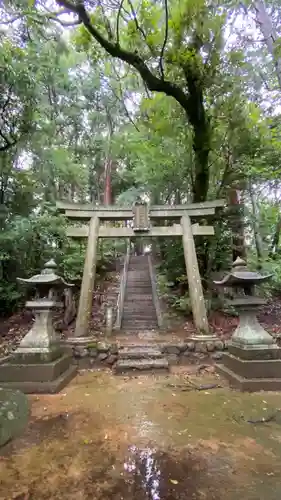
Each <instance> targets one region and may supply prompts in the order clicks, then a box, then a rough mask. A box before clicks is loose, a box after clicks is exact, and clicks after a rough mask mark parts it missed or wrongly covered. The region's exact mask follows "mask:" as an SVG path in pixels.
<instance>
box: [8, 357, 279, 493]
mask: <svg viewBox="0 0 281 500" xmlns="http://www.w3.org/2000/svg"><path fill="white" fill-rule="evenodd" d="M188 370H189V371H188V372H183V371H181V372H178V371H177V372H175V373H172V374H169V375H167V376H165V375H161V376H160V375H159V376H156V375H155V376H154V375H150V376H142V377H138V378H136V377H117V376H113V375H112V374H111V373H110V372H104V371H95V372H94V371H88V372H84V373H80V374H79V375H77V377H76V379H74V381H73V382H72V383H71V384H70V385H69V386H68V387H67V388H66V389H65V390H63V391H62V392H61V393H60V394H57V395H44V396H43V395H42V396H30V397H29V400H30V404H31V416H30V422H29V425H28V427H27V429H26V431H25V432H24V434H23V435H22V436H20V437H18V438H16V439H15V440H14V441H12V442H11V443H8V444H7V445H6V446H5V447H3V448H2V449H1V450H0V454H1V460H0V499H1V500H8V499H17V500H20V499H21V500H43V499H46V500H47V499H48V500H49V499H57V500H59V499H63V500H64V499H65V500H66V499H69V500H71V499H75V500H80V499H81V500H82V499H83V500H88V499H91V500H93V499H94V500H107V499H108V500H114V499H116V500H117V499H118V500H122V499H124V500H145V499H150V500H160V499H161V500H162V499H163V500H164V499H166V500H168V499H169V500H173V499H185V500H187V499H191V500H193V499H194V500H199V499H208V500H209V499H214V500H219V499H227V500H238V499H239V500H240V498H243V500H257V499H265V498H266V499H267V500H276V499H277V498H280V494H281V476H280V468H281V446H280V442H281V418H280V412H279V406H281V404H280V394H277V393H259V394H250V395H249V394H241V393H238V392H235V391H232V390H230V389H229V388H228V387H226V386H224V383H223V382H222V380H221V379H219V378H218V377H217V376H216V375H215V374H214V373H213V372H212V370H211V371H210V370H207V371H206V372H202V371H198V368H196V369H195V368H194V367H193V368H192V367H190V368H189V369H188ZM195 370H196V371H195ZM217 386H221V387H217Z"/></svg>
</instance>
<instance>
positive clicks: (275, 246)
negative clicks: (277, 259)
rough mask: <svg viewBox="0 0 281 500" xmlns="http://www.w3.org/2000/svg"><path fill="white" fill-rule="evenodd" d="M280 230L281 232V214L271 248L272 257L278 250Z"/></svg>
mask: <svg viewBox="0 0 281 500" xmlns="http://www.w3.org/2000/svg"><path fill="white" fill-rule="evenodd" d="M280 232H281V215H279V216H278V219H277V222H276V226H275V231H274V235H273V238H272V243H271V249H270V253H269V255H270V257H274V256H275V255H276V253H277V252H278V246H279V240H280Z"/></svg>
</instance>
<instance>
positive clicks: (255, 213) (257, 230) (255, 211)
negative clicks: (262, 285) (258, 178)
mask: <svg viewBox="0 0 281 500" xmlns="http://www.w3.org/2000/svg"><path fill="white" fill-rule="evenodd" d="M249 192H250V198H251V204H252V213H253V229H254V237H255V244H256V251H257V260H258V268H259V269H260V268H261V267H262V261H263V258H264V254H263V244H262V237H261V234H260V224H259V207H258V202H257V198H256V195H255V193H254V190H253V187H252V184H251V182H250V184H249Z"/></svg>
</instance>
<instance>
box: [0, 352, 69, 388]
mask: <svg viewBox="0 0 281 500" xmlns="http://www.w3.org/2000/svg"><path fill="white" fill-rule="evenodd" d="M71 360H72V358H71V356H69V355H67V354H64V355H62V356H61V357H60V358H58V359H56V360H55V361H52V362H50V363H38V364H36V363H31V364H25V363H24V364H21V363H17V362H16V360H15V359H14V358H13V356H11V357H10V359H8V360H7V358H5V360H4V362H2V363H1V364H0V386H1V387H6V388H10V389H13V388H15V389H19V390H21V391H22V392H25V393H27V394H31V393H48V392H50V393H54V392H57V391H59V390H61V389H62V388H63V387H64V386H65V385H66V384H67V383H68V382H69V381H70V380H71V379H72V378H73V377H74V376H75V374H76V372H77V367H76V366H73V365H71Z"/></svg>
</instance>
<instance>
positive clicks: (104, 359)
mask: <svg viewBox="0 0 281 500" xmlns="http://www.w3.org/2000/svg"><path fill="white" fill-rule="evenodd" d="M154 346H155V345H154ZM64 347H65V348H66V349H67V350H68V351H69V352H71V353H72V356H73V360H74V363H75V364H77V365H78V368H81V369H85V368H95V367H96V368H100V367H105V368H112V367H113V366H114V365H115V363H116V361H117V360H118V345H117V344H116V343H110V342H105V341H96V340H91V339H72V341H71V340H68V341H66V342H65V344H64ZM158 347H159V348H160V349H161V352H162V353H163V354H164V355H165V356H166V358H167V359H168V361H169V364H171V365H175V364H180V365H184V364H189V363H196V362H200V361H201V360H203V359H204V360H205V361H207V362H208V360H209V361H210V362H211V361H219V360H220V359H221V358H222V354H223V351H224V350H226V349H227V348H228V341H225V342H223V341H221V340H217V341H215V342H206V343H202V342H186V343H174V344H171V343H162V344H158Z"/></svg>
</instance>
